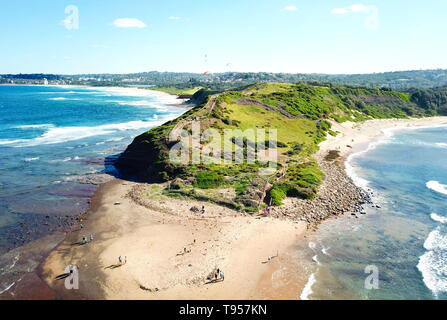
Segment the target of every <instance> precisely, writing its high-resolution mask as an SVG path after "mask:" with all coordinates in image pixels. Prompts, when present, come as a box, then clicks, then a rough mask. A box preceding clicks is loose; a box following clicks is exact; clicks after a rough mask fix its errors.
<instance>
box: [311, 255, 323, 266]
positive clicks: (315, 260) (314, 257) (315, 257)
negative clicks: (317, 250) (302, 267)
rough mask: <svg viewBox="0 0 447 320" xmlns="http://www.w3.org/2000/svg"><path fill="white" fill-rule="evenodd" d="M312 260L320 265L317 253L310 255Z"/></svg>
mask: <svg viewBox="0 0 447 320" xmlns="http://www.w3.org/2000/svg"><path fill="white" fill-rule="evenodd" d="M312 261H313V262H315V263H316V264H317V265H321V263H320V261H319V260H318V255H317V254H316V255H314V256H313V257H312Z"/></svg>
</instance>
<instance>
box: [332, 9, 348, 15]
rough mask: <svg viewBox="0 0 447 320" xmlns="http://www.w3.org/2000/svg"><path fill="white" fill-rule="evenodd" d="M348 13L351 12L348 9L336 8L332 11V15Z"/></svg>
mask: <svg viewBox="0 0 447 320" xmlns="http://www.w3.org/2000/svg"><path fill="white" fill-rule="evenodd" d="M348 12H349V10H348V9H346V8H334V9H332V11H331V13H332V14H346V13H348Z"/></svg>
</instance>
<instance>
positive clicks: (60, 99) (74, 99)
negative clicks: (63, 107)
mask: <svg viewBox="0 0 447 320" xmlns="http://www.w3.org/2000/svg"><path fill="white" fill-rule="evenodd" d="M50 100H53V101H65V100H70V101H80V100H82V99H78V98H65V97H57V98H50Z"/></svg>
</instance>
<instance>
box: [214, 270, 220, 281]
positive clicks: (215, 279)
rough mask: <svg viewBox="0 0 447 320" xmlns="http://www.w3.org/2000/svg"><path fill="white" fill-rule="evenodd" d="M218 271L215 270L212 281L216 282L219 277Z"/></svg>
mask: <svg viewBox="0 0 447 320" xmlns="http://www.w3.org/2000/svg"><path fill="white" fill-rule="evenodd" d="M219 274H220V269H217V270H216V273H215V274H214V281H217V278H218V277H219Z"/></svg>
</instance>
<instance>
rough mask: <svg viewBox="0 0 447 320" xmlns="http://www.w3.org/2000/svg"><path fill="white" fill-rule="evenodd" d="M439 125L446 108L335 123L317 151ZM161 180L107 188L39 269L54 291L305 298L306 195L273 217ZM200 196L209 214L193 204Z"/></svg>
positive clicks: (445, 120) (68, 295)
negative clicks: (215, 275) (300, 251)
mask: <svg viewBox="0 0 447 320" xmlns="http://www.w3.org/2000/svg"><path fill="white" fill-rule="evenodd" d="M435 125H447V117H435V118H424V119H410V120H393V119H391V120H372V121H367V122H365V123H349V122H347V123H343V124H335V123H334V127H333V130H335V131H338V132H339V134H338V135H337V137H332V136H331V137H329V138H328V140H327V141H325V142H324V143H322V144H321V149H320V151H319V152H318V153H317V155H316V158H317V159H318V161H319V162H320V164H321V163H322V162H323V161H324V158H325V156H326V155H327V154H328V152H329V151H331V150H337V151H340V155H341V159H342V160H343V161H344V160H345V159H346V157H347V156H349V154H350V153H351V152H352V150H354V149H356V148H359V147H360V146H362V145H363V146H364V145H365V144H367V143H368V142H371V141H373V140H375V139H379V138H380V137H381V135H383V134H384V133H383V130H384V129H388V128H397V127H422V126H435ZM340 163H343V162H339V163H338V166H340ZM327 166H328V165H327V164H326V167H327ZM324 167H325V166H323V168H324ZM340 170H341V169H340ZM343 171H344V169H343ZM342 180H343V183H342V184H340V185H338V182H333V180H331V179H329V178H326V179H325V182H324V183H323V185H322V187H321V188H322V189H323V191H324V190H330V189H337V188H345V184H346V183H349V184H350V185H352V182H349V181H346V180H347V176H346V177H345V178H343V179H342ZM334 183H336V184H337V185H336V186H334V185H332V184H334ZM162 187H163V186H160V185H148V184H141V183H135V182H129V181H123V180H113V181H111V182H108V183H106V184H104V185H102V186H101V187H100V189H99V190H98V192H97V193H96V194H95V196H94V198H93V199H92V202H91V206H90V208H89V210H88V212H86V214H85V215H83V217H82V222H81V223H82V224H83V228H82V229H80V230H78V231H76V232H73V233H70V234H68V235H67V237H66V239H65V240H64V241H63V242H62V243H61V244H60V245H59V246H58V247H57V248H56V249H55V250H53V251H52V252H51V253H50V254H49V256H48V257H47V259H46V260H45V261H44V262H43V263H42V265H41V268H40V276H41V278H42V279H44V280H45V282H46V283H47V284H48V285H49V287H50V288H52V289H53V290H55V292H56V296H58V297H60V298H65V299H298V298H299V296H300V293H301V291H302V289H303V288H304V286H305V284H306V281H307V276H308V275H307V274H306V272H305V271H304V270H299V269H297V268H299V267H298V265H297V262H296V261H294V255H293V251H294V250H295V245H296V244H297V243H298V241H300V240H302V239H304V237H305V236H306V232H309V231H307V229H308V226H309V224H308V223H307V222H306V221H305V219H303V218H302V216H300V213H299V212H300V210H302V205H301V203H302V202H303V201H302V200H294V201H295V202H293V201H291V200H288V201H287V202H286V205H285V206H284V208H279V209H278V210H277V211H276V214H272V217H264V216H260V215H253V216H250V215H245V214H241V213H239V212H236V211H233V210H230V209H227V208H223V207H220V206H217V205H214V204H211V203H202V202H198V201H193V200H186V199H177V198H176V199H173V198H167V197H166V196H164V195H163V194H162V193H161V189H162ZM336 191H337V190H336ZM326 193H327V192H326ZM323 196H327V195H326V194H325V192H323ZM300 201H301V202H300ZM316 201H320V202H321V201H322V200H321V199H317V200H316ZM292 202H293V203H292ZM202 205H204V206H205V214H204V215H202V214H201V213H200V212H193V211H192V210H191V208H199V209H200V208H202ZM306 205H307V204H306ZM300 206H301V207H300ZM317 208H318V206H317ZM306 210H307V209H306ZM325 218H326V216H325ZM90 234H92V235H93V236H94V240H93V241H92V242H91V243H89V244H86V245H77V244H76V243H77V242H79V241H80V240H81V239H82V237H83V236H89V235H90ZM120 256H121V257H126V258H127V263H126V264H124V265H122V266H120V265H117V264H118V258H119V257H120ZM275 256H277V257H275ZM272 257H274V258H272ZM269 258H271V259H270V260H269ZM68 265H76V266H77V267H78V268H79V282H80V288H79V290H66V289H65V288H64V281H60V280H55V277H56V276H58V275H60V274H62V273H64V269H65V268H66V267H67V266H68ZM216 268H220V269H221V270H223V271H224V273H225V281H223V282H216V283H210V281H209V280H207V276H208V275H209V274H211V273H212V272H213V270H215V269H216Z"/></svg>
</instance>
